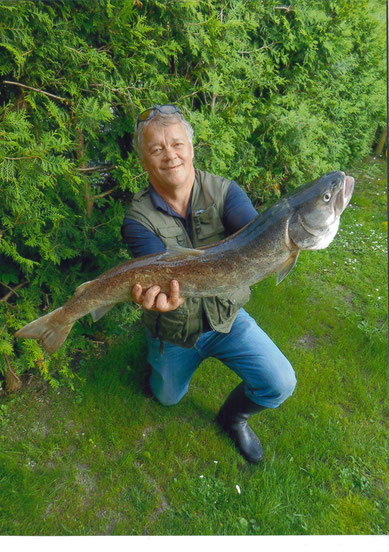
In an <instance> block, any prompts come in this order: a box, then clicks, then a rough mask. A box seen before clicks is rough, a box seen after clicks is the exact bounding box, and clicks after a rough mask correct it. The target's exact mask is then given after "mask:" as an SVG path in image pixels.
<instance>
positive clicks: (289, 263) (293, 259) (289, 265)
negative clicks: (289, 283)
mask: <svg viewBox="0 0 389 552" xmlns="http://www.w3.org/2000/svg"><path fill="white" fill-rule="evenodd" d="M299 253H300V252H299V251H297V252H296V253H292V255H291V256H290V257H289V258H288V259H287V260H286V261H285V262H284V264H283V265H282V266H281V268H280V270H279V271H278V272H277V281H276V285H277V286H278V284H279V283H281V282H282V280H283V279H284V278H286V277H287V275H288V274H289V272H291V271H292V270H293V268H294V265H295V264H296V263H297V258H298V256H299Z"/></svg>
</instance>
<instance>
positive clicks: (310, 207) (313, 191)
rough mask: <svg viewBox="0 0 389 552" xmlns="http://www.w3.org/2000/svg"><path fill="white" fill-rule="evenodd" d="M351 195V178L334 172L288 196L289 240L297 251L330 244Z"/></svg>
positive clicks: (322, 247)
mask: <svg viewBox="0 0 389 552" xmlns="http://www.w3.org/2000/svg"><path fill="white" fill-rule="evenodd" d="M353 191H354V178H353V177H352V176H346V175H345V173H344V172H341V171H336V172H332V173H329V174H326V175H324V176H322V177H321V178H318V179H317V180H315V181H314V182H311V183H309V184H305V185H304V186H301V187H300V188H297V189H296V190H295V191H293V193H292V194H290V195H289V196H288V202H289V206H290V208H291V212H292V215H291V218H290V221H289V228H288V231H289V237H290V238H291V240H293V242H294V243H295V244H296V245H297V247H298V248H299V249H325V248H326V247H327V246H328V245H329V244H330V243H331V242H332V240H333V239H334V237H335V235H336V233H337V231H338V228H339V220H340V215H341V214H342V213H343V211H344V210H345V208H346V207H347V205H348V204H349V202H350V199H351V196H352V193H353Z"/></svg>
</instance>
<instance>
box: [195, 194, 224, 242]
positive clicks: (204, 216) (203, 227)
mask: <svg viewBox="0 0 389 552" xmlns="http://www.w3.org/2000/svg"><path fill="white" fill-rule="evenodd" d="M193 224H194V227H195V231H196V238H197V241H199V242H201V245H208V244H210V243H215V242H216V241H220V240H222V239H223V238H224V237H225V230H224V226H223V224H222V221H221V220H220V216H219V211H218V208H217V206H216V204H215V203H213V204H212V205H210V206H209V207H207V208H206V209H205V210H204V211H202V212H196V213H195V214H194V215H193ZM215 238H216V239H215Z"/></svg>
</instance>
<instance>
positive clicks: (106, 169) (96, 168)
mask: <svg viewBox="0 0 389 552" xmlns="http://www.w3.org/2000/svg"><path fill="white" fill-rule="evenodd" d="M117 168H118V166H117V165H112V167H82V168H80V169H77V170H78V171H82V172H93V171H102V172H104V171H112V170H113V169H117Z"/></svg>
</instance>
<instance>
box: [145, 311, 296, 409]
mask: <svg viewBox="0 0 389 552" xmlns="http://www.w3.org/2000/svg"><path fill="white" fill-rule="evenodd" d="M146 336H147V342H148V361H149V363H150V365H151V367H152V374H151V378H150V386H151V390H152V392H153V394H154V395H155V397H156V398H157V399H158V400H159V401H160V402H161V403H162V404H164V405H173V404H176V403H178V402H179V401H180V400H181V399H182V397H183V396H184V395H185V394H186V392H187V391H188V387H189V383H190V380H191V378H192V376H193V374H194V372H195V371H196V369H197V367H198V366H199V364H200V363H201V362H202V361H203V360H204V359H206V358H208V357H214V358H217V359H219V360H221V361H222V362H223V363H224V364H225V365H226V366H228V367H229V368H231V370H233V371H234V372H235V373H236V374H237V375H238V376H239V377H240V378H241V379H242V380H243V381H244V383H245V393H246V395H247V397H248V398H249V399H251V400H252V401H253V402H255V403H256V404H259V405H261V406H264V407H267V408H277V407H278V406H279V405H280V404H281V403H282V402H284V401H285V400H286V399H287V398H288V397H290V395H292V393H293V391H294V388H295V386H296V377H295V373H294V370H293V368H292V366H291V365H290V363H289V361H288V360H287V359H286V358H285V356H284V355H283V354H282V353H281V351H280V350H279V349H278V347H276V345H275V344H274V343H273V342H272V340H271V339H270V338H269V337H268V336H267V335H266V334H265V332H264V331H262V330H261V328H259V327H258V325H257V324H256V322H255V320H253V318H251V316H249V315H248V314H247V312H246V311H245V310H244V309H241V310H240V311H239V314H238V316H237V318H236V320H235V322H234V324H233V326H232V329H231V331H230V332H229V333H228V334H224V333H219V332H215V331H210V332H205V333H203V334H202V335H201V337H200V338H199V339H198V340H197V342H196V344H195V346H194V347H192V349H184V348H182V347H178V346H177V345H172V344H171V343H168V342H165V343H164V349H163V352H162V354H161V353H160V341H159V339H155V338H153V337H152V336H151V334H150V333H149V332H148V331H147V330H146Z"/></svg>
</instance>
